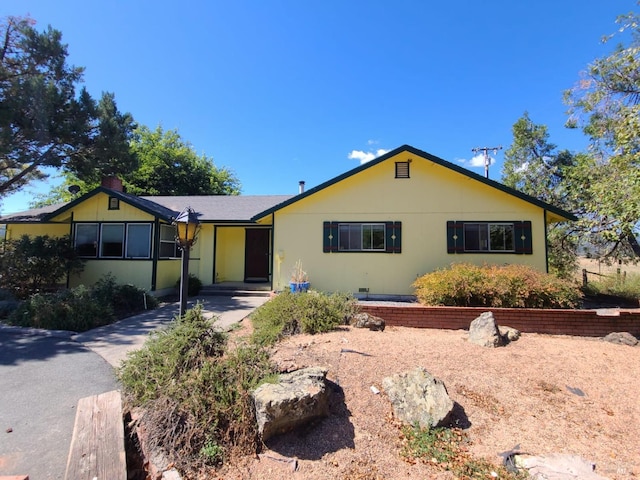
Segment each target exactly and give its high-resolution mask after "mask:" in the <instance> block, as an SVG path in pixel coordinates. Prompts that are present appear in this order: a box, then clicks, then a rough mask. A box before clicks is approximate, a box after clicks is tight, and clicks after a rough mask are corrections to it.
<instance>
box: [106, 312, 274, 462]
mask: <svg viewBox="0 0 640 480" xmlns="http://www.w3.org/2000/svg"><path fill="white" fill-rule="evenodd" d="M274 371H275V370H274V368H273V366H272V365H271V362H270V360H269V355H268V353H267V352H266V351H265V350H264V349H262V348H259V347H257V346H254V345H245V344H240V345H237V346H235V347H234V348H229V347H228V346H227V337H226V335H225V334H223V333H221V332H219V331H216V330H214V329H213V327H212V323H211V321H210V320H207V319H205V318H204V317H203V316H202V306H201V305H199V304H198V305H197V306H196V307H195V308H193V309H191V310H187V312H186V314H185V315H184V316H182V317H177V318H176V319H175V320H174V321H173V322H172V324H171V325H170V326H169V327H168V328H167V329H166V330H164V331H160V332H156V333H154V334H152V335H151V336H150V338H149V339H148V340H147V342H146V343H145V345H144V347H143V348H142V349H140V350H137V351H134V352H132V353H130V354H129V355H128V357H127V359H126V360H125V361H124V362H123V363H122V366H121V367H120V368H119V369H118V377H119V379H120V381H121V383H122V386H123V390H124V392H125V395H126V400H127V402H128V403H129V406H131V407H137V406H142V407H143V408H144V410H145V428H146V429H147V432H148V435H149V441H150V443H151V444H153V445H156V446H161V447H162V448H163V449H164V450H165V451H166V452H167V453H168V454H169V457H170V460H171V461H173V462H175V463H176V466H177V467H178V468H179V469H180V470H182V471H186V472H189V471H191V472H193V471H194V470H198V469H199V468H200V467H202V466H206V465H209V466H211V465H217V464H219V463H220V462H222V461H223V460H224V458H226V457H227V456H228V454H230V453H231V452H234V451H235V452H242V453H243V454H246V453H256V451H257V449H258V435H257V430H256V424H255V416H254V411H253V402H252V400H251V396H250V392H251V390H252V389H253V388H255V386H256V385H258V383H259V382H260V381H261V379H263V378H269V377H271V376H272V375H273V373H274Z"/></svg>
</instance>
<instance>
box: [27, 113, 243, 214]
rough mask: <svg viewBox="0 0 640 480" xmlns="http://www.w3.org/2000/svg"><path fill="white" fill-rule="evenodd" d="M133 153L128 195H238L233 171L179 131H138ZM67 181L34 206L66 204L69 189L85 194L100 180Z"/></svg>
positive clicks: (67, 178) (125, 177) (67, 177)
mask: <svg viewBox="0 0 640 480" xmlns="http://www.w3.org/2000/svg"><path fill="white" fill-rule="evenodd" d="M130 149H131V154H132V155H135V156H136V157H137V158H138V160H139V166H138V168H137V169H136V170H135V171H133V172H131V173H129V174H126V175H122V179H123V184H124V186H125V187H126V189H127V192H129V193H133V194H135V195H238V194H239V193H240V182H239V181H238V179H237V178H236V177H235V175H234V174H233V172H231V171H230V170H228V169H226V168H219V167H216V166H215V164H214V163H213V160H212V159H211V158H209V157H207V156H206V155H198V154H197V153H196V152H195V150H194V149H193V146H192V145H191V144H190V143H188V142H186V141H184V140H183V139H182V137H181V136H180V134H179V133H178V132H177V131H176V130H169V131H164V130H163V129H162V127H160V126H158V127H157V128H156V129H155V130H154V131H151V130H150V129H149V128H148V127H145V126H140V127H138V128H136V130H135V132H134V136H133V138H132V140H131V143H130ZM64 178H65V179H64V182H63V183H62V185H60V186H59V187H56V188H54V189H53V190H52V191H51V192H49V193H48V194H45V195H40V196H39V197H37V199H36V201H35V202H33V203H32V206H33V207H41V206H44V205H51V204H54V203H60V202H66V201H69V200H71V199H72V198H73V195H72V194H71V193H70V192H69V190H68V188H69V186H71V185H77V186H78V187H80V193H81V194H82V193H86V192H88V191H90V190H92V189H93V188H95V187H97V186H98V185H99V184H100V182H99V181H98V179H94V180H92V181H83V180H81V179H80V178H78V176H77V175H75V174H73V173H66V174H65V176H64Z"/></svg>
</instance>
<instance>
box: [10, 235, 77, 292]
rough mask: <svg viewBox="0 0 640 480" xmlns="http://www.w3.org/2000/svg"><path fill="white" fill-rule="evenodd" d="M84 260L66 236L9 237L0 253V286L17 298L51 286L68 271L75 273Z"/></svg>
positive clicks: (51, 287)
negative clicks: (12, 238) (15, 238)
mask: <svg viewBox="0 0 640 480" xmlns="http://www.w3.org/2000/svg"><path fill="white" fill-rule="evenodd" d="M82 269H83V262H82V260H81V259H80V258H79V257H78V255H77V253H76V251H75V249H74V248H73V245H72V243H71V239H70V238H69V236H65V237H60V238H55V237H49V236H48V235H42V236H37V237H29V236H28V235H23V236H22V237H20V238H19V239H17V240H8V241H7V242H6V245H5V248H4V251H3V252H2V254H0V288H4V289H6V290H9V291H10V292H12V293H13V294H14V295H15V296H16V297H17V298H26V297H28V296H29V295H31V294H32V293H37V292H41V291H43V290H50V289H53V288H54V287H55V286H56V285H57V283H58V282H59V281H60V280H61V279H63V278H64V276H65V275H66V274H67V273H78V272H81V271H82Z"/></svg>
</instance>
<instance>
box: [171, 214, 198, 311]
mask: <svg viewBox="0 0 640 480" xmlns="http://www.w3.org/2000/svg"><path fill="white" fill-rule="evenodd" d="M173 225H175V227H176V243H177V244H178V246H179V247H180V249H181V250H182V274H181V275H180V316H183V315H184V314H185V312H186V311H187V296H188V286H189V250H191V247H192V246H193V244H194V243H196V240H197V238H196V237H197V235H198V231H199V230H200V222H199V221H198V216H197V215H196V212H194V211H193V209H192V208H191V207H187V208H185V209H184V210H183V211H182V212H180V215H178V216H177V217H176V219H175V220H174V221H173Z"/></svg>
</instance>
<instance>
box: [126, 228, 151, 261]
mask: <svg viewBox="0 0 640 480" xmlns="http://www.w3.org/2000/svg"><path fill="white" fill-rule="evenodd" d="M150 251H151V225H137V224H132V225H127V258H149V252H150Z"/></svg>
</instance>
